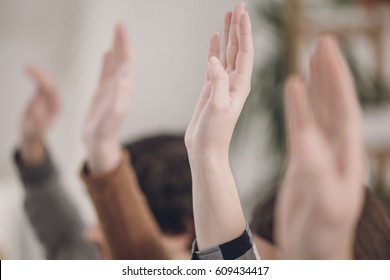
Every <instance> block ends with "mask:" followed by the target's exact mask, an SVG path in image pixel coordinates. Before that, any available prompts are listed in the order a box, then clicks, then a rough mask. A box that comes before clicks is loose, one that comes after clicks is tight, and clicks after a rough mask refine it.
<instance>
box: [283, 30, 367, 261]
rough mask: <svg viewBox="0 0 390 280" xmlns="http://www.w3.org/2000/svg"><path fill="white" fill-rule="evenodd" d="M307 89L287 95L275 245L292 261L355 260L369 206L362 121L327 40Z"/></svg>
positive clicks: (297, 83)
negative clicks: (364, 211) (365, 206)
mask: <svg viewBox="0 0 390 280" xmlns="http://www.w3.org/2000/svg"><path fill="white" fill-rule="evenodd" d="M311 66H312V67H311V78H312V81H311V87H310V89H311V95H310V97H311V98H310V101H309V96H308V94H307V89H306V85H305V83H304V81H303V80H301V79H300V78H298V77H292V78H290V80H289V81H288V83H287V86H286V92H285V110H286V121H287V130H288V133H287V134H288V140H289V157H288V162H287V169H286V173H285V176H284V178H283V182H282V186H281V189H280V192H279V194H278V200H277V208H276V238H277V242H278V244H279V245H280V246H281V248H282V249H283V250H284V251H285V253H286V254H287V257H288V258H298V259H350V258H353V244H354V239H355V229H356V225H357V221H358V218H359V215H360V212H361V209H362V204H363V194H364V189H363V177H364V162H363V161H364V158H363V141H362V135H361V127H360V126H361V113H360V108H359V105H358V101H357V97H356V92H355V88H354V84H353V81H352V77H351V74H350V72H349V69H348V67H347V65H346V63H345V61H344V59H343V57H342V55H341V52H340V50H339V48H338V46H337V43H336V41H335V40H334V39H333V38H332V37H330V36H324V37H322V38H321V40H320V42H319V45H318V47H317V50H316V52H315V54H314V55H313V57H312V65H311Z"/></svg>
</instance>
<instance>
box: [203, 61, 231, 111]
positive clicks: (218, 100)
mask: <svg viewBox="0 0 390 280" xmlns="http://www.w3.org/2000/svg"><path fill="white" fill-rule="evenodd" d="M208 69H209V70H208V71H209V76H210V80H211V100H212V102H213V104H214V105H216V106H218V108H219V107H221V108H224V107H225V106H228V105H229V104H230V97H229V77H228V75H227V73H226V71H225V69H224V68H223V66H222V64H221V62H220V61H219V60H218V58H216V57H215V56H213V57H211V58H210V60H209V63H208Z"/></svg>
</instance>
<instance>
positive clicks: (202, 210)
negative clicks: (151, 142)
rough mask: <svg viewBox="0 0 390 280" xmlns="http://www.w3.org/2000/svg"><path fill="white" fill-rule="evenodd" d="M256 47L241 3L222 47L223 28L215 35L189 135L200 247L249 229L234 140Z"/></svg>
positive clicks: (223, 241) (228, 18) (227, 26)
mask: <svg viewBox="0 0 390 280" xmlns="http://www.w3.org/2000/svg"><path fill="white" fill-rule="evenodd" d="M253 53H254V52H253V42H252V33H251V25H250V19H249V15H248V13H247V12H244V4H242V3H241V4H237V5H236V7H235V9H234V11H233V13H232V12H229V13H227V15H226V17H225V30H224V38H223V49H222V52H221V53H220V51H219V37H218V34H214V35H213V36H212V37H211V40H210V45H209V61H208V65H207V73H206V80H205V83H204V87H203V90H202V93H201V96H200V99H199V101H198V104H197V106H196V108H195V112H194V114H193V117H192V120H191V122H190V124H189V126H188V128H187V131H186V136H185V142H186V147H187V150H188V156H189V161H190V165H191V172H192V180H193V201H194V219H195V230H196V238H197V247H198V248H199V250H200V251H207V250H210V249H212V248H215V247H216V246H219V245H222V244H226V243H228V242H230V241H232V240H235V239H236V238H238V237H239V236H241V235H242V234H243V233H244V232H245V229H246V222H245V218H244V214H243V212H242V209H241V204H240V199H239V196H238V192H237V189H236V184H235V181H234V177H233V174H232V172H231V169H230V164H229V145H230V140H231V137H232V134H233V130H234V127H235V125H236V122H237V120H238V117H239V115H240V113H241V110H242V108H243V106H244V103H245V101H246V98H247V96H248V94H249V91H250V83H251V75H252V68H253V55H254V54H253ZM218 57H219V59H218ZM252 249H253V248H252ZM252 253H253V252H252ZM253 257H254V254H253Z"/></svg>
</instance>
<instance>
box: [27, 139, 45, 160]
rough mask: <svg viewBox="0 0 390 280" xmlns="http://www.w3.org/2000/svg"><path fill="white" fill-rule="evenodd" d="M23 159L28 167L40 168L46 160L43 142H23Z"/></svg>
mask: <svg viewBox="0 0 390 280" xmlns="http://www.w3.org/2000/svg"><path fill="white" fill-rule="evenodd" d="M21 157H22V161H23V163H24V164H26V165H28V166H39V165H41V164H42V163H43V162H44V161H45V160H46V150H45V145H44V143H43V141H41V140H37V141H22V145H21Z"/></svg>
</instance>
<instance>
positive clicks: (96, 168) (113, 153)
mask: <svg viewBox="0 0 390 280" xmlns="http://www.w3.org/2000/svg"><path fill="white" fill-rule="evenodd" d="M121 159H122V148H121V145H120V143H119V142H118V141H103V142H94V143H91V144H90V145H87V164H88V167H89V169H90V171H91V173H92V174H94V175H97V174H104V173H108V172H110V171H112V170H114V169H115V167H116V166H118V164H119V163H120V161H121Z"/></svg>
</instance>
